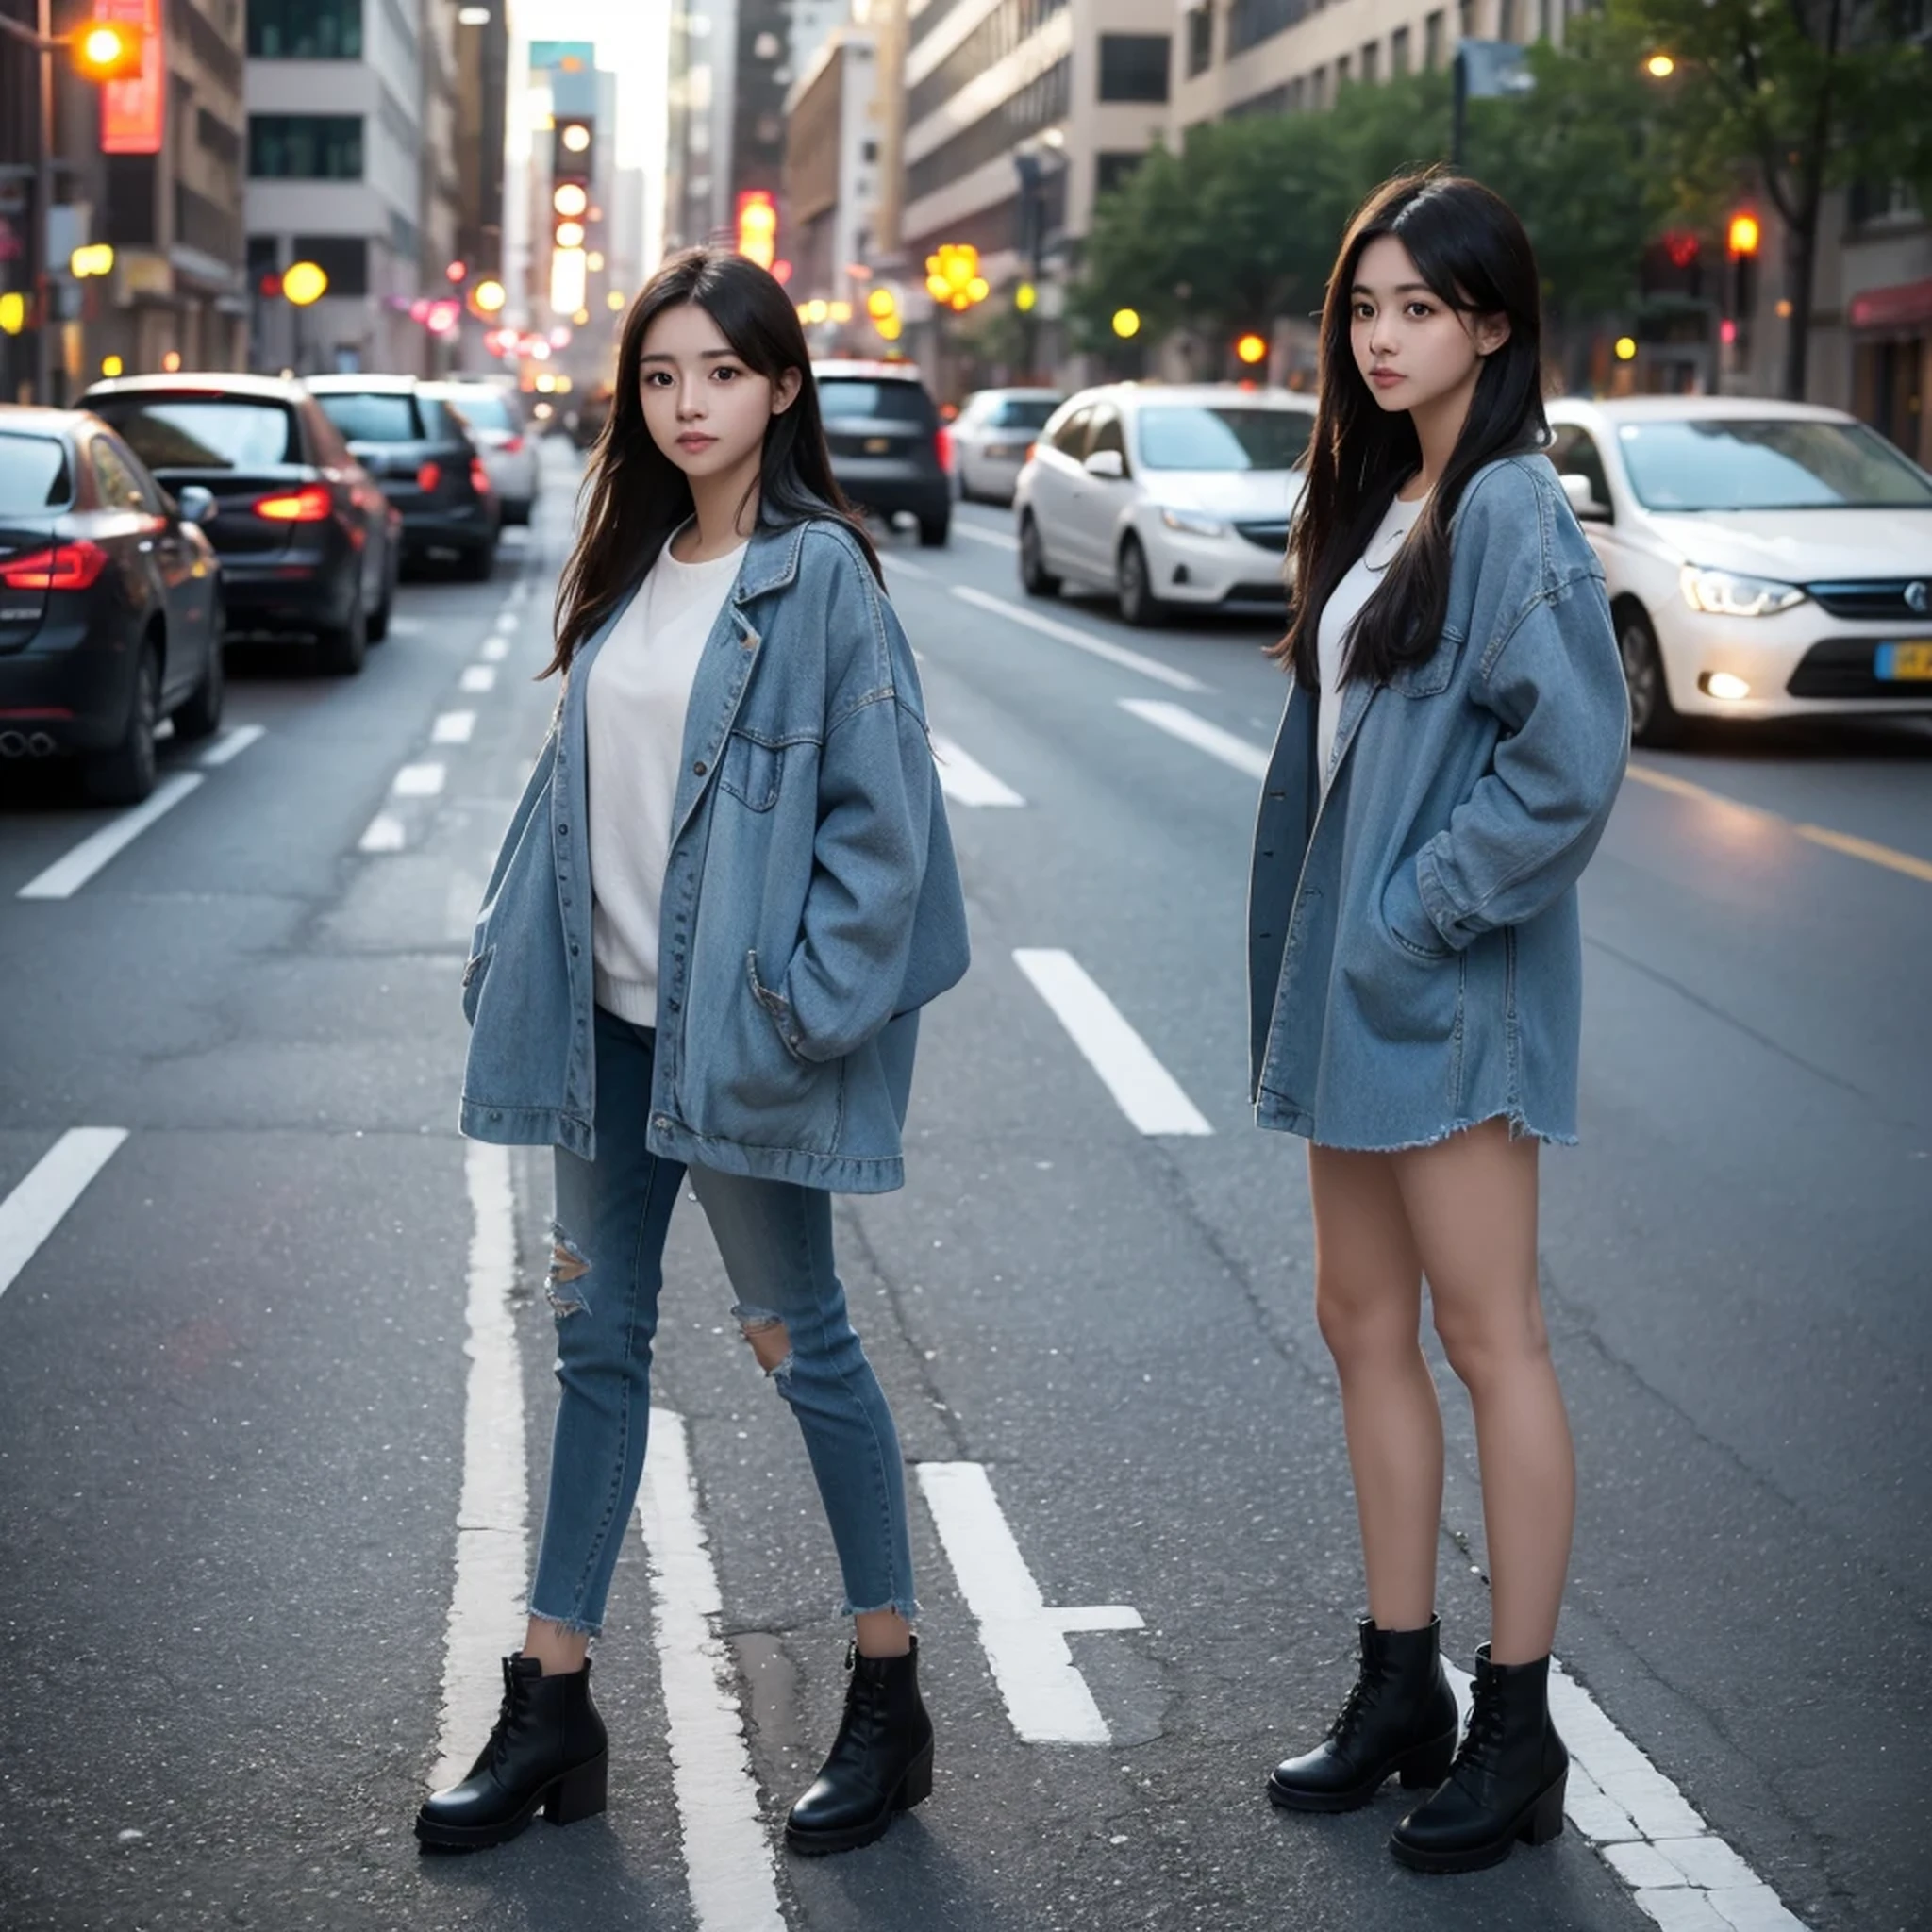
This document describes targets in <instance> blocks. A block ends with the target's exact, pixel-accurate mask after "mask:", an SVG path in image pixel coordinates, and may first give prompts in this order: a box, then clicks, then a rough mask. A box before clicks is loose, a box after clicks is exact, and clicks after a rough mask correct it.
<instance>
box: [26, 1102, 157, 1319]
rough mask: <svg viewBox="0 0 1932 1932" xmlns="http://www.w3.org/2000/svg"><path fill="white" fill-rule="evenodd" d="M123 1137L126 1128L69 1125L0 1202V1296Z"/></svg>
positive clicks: (77, 1198) (111, 1155)
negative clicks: (18, 1183)
mask: <svg viewBox="0 0 1932 1932" xmlns="http://www.w3.org/2000/svg"><path fill="white" fill-rule="evenodd" d="M126 1138H127V1129H126V1128H125V1127H70V1128H69V1129H68V1130H67V1132H66V1133H64V1134H62V1135H61V1136H60V1138H59V1139H58V1141H55V1142H54V1144H53V1146H51V1147H50V1148H48V1150H47V1151H46V1153H44V1154H43V1155H42V1156H41V1158H40V1159H39V1160H38V1161H37V1162H36V1163H35V1164H34V1166H33V1168H32V1170H31V1171H30V1172H29V1173H28V1174H27V1176H26V1178H25V1180H24V1181H22V1182H21V1183H20V1185H19V1186H18V1187H17V1188H15V1189H14V1190H13V1191H12V1192H11V1193H9V1194H8V1196H7V1198H6V1199H5V1200H4V1201H0V1294H5V1293H6V1292H7V1291H8V1289H9V1288H11V1287H12V1286H13V1284H14V1282H15V1280H16V1279H17V1278H18V1277H19V1274H20V1272H21V1270H22V1269H23V1268H25V1266H26V1264H27V1263H28V1262H29V1261H31V1260H32V1259H33V1257H35V1256H36V1255H37V1254H38V1253H39V1252H40V1250H41V1244H42V1242H43V1241H45V1240H46V1239H47V1237H48V1236H49V1235H50V1234H52V1233H53V1232H54V1230H55V1229H56V1228H57V1227H58V1226H59V1225H60V1224H61V1222H62V1221H63V1220H65V1218H66V1216H67V1211H68V1209H69V1208H72V1207H73V1206H74V1204H75V1202H76V1201H78V1200H79V1199H80V1197H81V1195H82V1194H84V1193H85V1192H86V1191H87V1190H88V1186H89V1184H90V1183H91V1182H92V1179H93V1177H94V1176H95V1175H96V1174H99V1173H100V1171H101V1170H102V1168H104V1167H106V1166H107V1164H108V1161H109V1160H111V1159H112V1158H114V1152H115V1150H116V1149H117V1148H118V1147H119V1146H120V1145H121V1143H122V1141H125V1140H126Z"/></svg>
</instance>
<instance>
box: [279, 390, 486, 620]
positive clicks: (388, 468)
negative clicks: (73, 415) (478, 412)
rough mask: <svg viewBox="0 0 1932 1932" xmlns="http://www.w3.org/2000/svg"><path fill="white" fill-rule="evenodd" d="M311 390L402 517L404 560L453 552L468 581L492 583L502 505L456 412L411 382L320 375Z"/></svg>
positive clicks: (431, 392)
mask: <svg viewBox="0 0 1932 1932" xmlns="http://www.w3.org/2000/svg"><path fill="white" fill-rule="evenodd" d="M308 387H309V388H310V389H311V390H313V391H314V392H315V399H316V401H317V402H318V403H320V404H321V405H322V407H323V408H324V409H325V410H326V411H327V413H328V418H329V421H330V422H332V423H333V424H334V425H336V427H337V428H338V429H340V430H341V433H342V434H343V435H344V436H345V437H347V438H348V441H349V447H350V448H351V449H352V450H353V451H354V452H355V453H356V456H357V458H358V460H359V461H360V462H361V463H362V464H363V465H364V466H365V467H366V468H367V469H368V471H369V474H370V475H372V476H374V477H375V479H376V481H377V482H378V483H379V484H380V485H381V486H382V491H383V494H384V495H386V496H387V497H388V498H389V500H390V501H391V503H392V504H394V505H395V507H396V508H398V509H399V510H401V511H402V513H403V561H404V562H405V563H406V564H414V563H421V562H423V561H424V560H425V558H429V557H432V556H434V555H436V554H437V553H438V552H444V553H451V552H453V553H454V554H455V556H456V557H457V558H458V563H459V565H460V567H461V569H462V573H463V575H465V576H467V577H474V578H475V579H476V580H477V581H479V582H480V581H481V580H482V579H483V578H485V577H487V576H489V575H490V573H491V569H492V568H493V567H494V565H495V562H496V533H497V530H498V529H499V527H500V526H501V525H502V522H503V506H502V505H501V504H500V503H499V502H498V501H497V497H496V492H495V491H493V490H491V487H490V473H489V471H488V469H487V468H486V467H485V466H484V462H483V452H482V450H481V449H480V448H479V447H478V445H477V443H476V440H475V437H474V436H473V435H472V433H471V430H470V425H468V424H467V423H466V422H465V421H464V420H463V416H462V412H461V411H460V410H459V409H458V408H457V406H456V405H455V404H454V403H451V402H449V401H447V400H445V399H444V398H443V397H441V396H439V395H437V394H436V393H434V391H433V389H432V388H431V386H429V385H426V384H423V383H419V382H418V381H417V380H416V378H415V377H414V376H413V375H317V376H311V377H310V378H309V383H308Z"/></svg>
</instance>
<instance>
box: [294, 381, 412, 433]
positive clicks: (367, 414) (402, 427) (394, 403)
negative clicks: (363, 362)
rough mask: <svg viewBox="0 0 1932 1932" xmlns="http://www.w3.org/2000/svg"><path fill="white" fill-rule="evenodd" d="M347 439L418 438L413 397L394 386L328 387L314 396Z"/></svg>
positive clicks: (325, 413) (324, 412)
mask: <svg viewBox="0 0 1932 1932" xmlns="http://www.w3.org/2000/svg"><path fill="white" fill-rule="evenodd" d="M315 400H316V401H317V402H318V403H320V404H321V405H322V413H323V414H324V415H325V416H326V417H327V418H328V420H329V421H330V422H331V423H333V424H334V425H336V427H337V428H338V429H340V430H341V432H342V434H343V436H344V437H346V438H347V439H348V441H351V442H421V441H422V440H423V431H422V428H421V426H420V425H419V424H418V422H417V420H416V399H415V397H413V396H411V395H407V394H401V393H398V392H397V391H394V390H388V391H384V390H332V391H329V392H328V393H327V394H325V395H319V396H317V397H316V399H315Z"/></svg>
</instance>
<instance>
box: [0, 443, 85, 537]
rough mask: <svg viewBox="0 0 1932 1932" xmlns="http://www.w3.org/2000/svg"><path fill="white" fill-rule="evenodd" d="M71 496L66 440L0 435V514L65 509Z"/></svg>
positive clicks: (29, 514)
mask: <svg viewBox="0 0 1932 1932" xmlns="http://www.w3.org/2000/svg"><path fill="white" fill-rule="evenodd" d="M73 497H74V479H73V476H72V474H71V473H70V472H69V470H68V467H67V446H66V444H65V443H61V442H57V441H55V440H54V439H53V438H52V437H51V436H12V435H5V436H0V517H17V516H31V515H33V514H34V512H35V511H37V510H43V509H64V508H66V506H67V505H68V504H69V503H70V502H71V501H72V500H73Z"/></svg>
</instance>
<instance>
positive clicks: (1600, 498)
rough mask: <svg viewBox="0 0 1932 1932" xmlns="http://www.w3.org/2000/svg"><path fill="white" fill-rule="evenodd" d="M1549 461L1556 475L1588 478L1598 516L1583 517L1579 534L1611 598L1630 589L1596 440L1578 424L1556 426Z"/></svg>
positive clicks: (1613, 501)
mask: <svg viewBox="0 0 1932 1932" xmlns="http://www.w3.org/2000/svg"><path fill="white" fill-rule="evenodd" d="M1549 458H1550V461H1551V462H1552V463H1553V464H1554V465H1555V467H1556V471H1557V475H1559V476H1583V477H1586V478H1588V479H1589V482H1590V493H1591V497H1592V498H1593V499H1594V501H1595V504H1596V505H1597V507H1598V508H1599V509H1600V511H1601V514H1596V513H1592V514H1590V515H1583V514H1582V513H1581V512H1579V513H1578V521H1579V522H1580V523H1581V524H1582V525H1583V534H1584V535H1585V536H1586V537H1588V538H1589V539H1590V546H1591V549H1592V550H1594V551H1595V552H1596V554H1597V560H1598V562H1600V563H1601V564H1602V565H1603V567H1604V576H1605V578H1606V580H1607V584H1608V588H1609V592H1610V595H1611V596H1613V597H1614V596H1616V595H1617V594H1618V593H1619V591H1625V590H1628V589H1629V588H1630V586H1629V584H1628V582H1627V581H1625V580H1624V579H1626V578H1627V575H1628V571H1627V561H1628V560H1627V558H1625V557H1624V541H1623V539H1622V535H1621V533H1620V531H1619V530H1618V527H1617V512H1616V496H1615V494H1614V492H1613V491H1612V490H1611V487H1610V479H1609V472H1608V470H1607V467H1606V464H1605V459H1604V452H1603V449H1602V447H1601V445H1600V444H1599V443H1598V441H1597V440H1596V438H1595V437H1594V436H1592V435H1591V433H1590V431H1589V430H1588V429H1586V428H1585V427H1584V426H1583V425H1582V424H1580V423H1558V424H1557V425H1554V427H1553V429H1552V431H1551V440H1550V449H1549Z"/></svg>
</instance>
